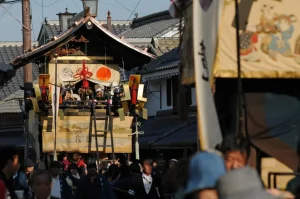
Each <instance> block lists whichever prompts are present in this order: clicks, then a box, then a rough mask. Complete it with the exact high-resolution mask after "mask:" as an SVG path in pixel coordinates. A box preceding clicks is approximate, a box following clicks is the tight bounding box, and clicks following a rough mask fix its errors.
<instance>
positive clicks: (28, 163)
mask: <svg viewBox="0 0 300 199" xmlns="http://www.w3.org/2000/svg"><path fill="white" fill-rule="evenodd" d="M23 168H24V170H25V173H26V174H30V173H32V172H33V170H34V162H33V161H32V160H31V159H26V160H24V163H23Z"/></svg>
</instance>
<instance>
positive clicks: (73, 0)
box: [72, 0, 81, 10]
mask: <svg viewBox="0 0 300 199" xmlns="http://www.w3.org/2000/svg"><path fill="white" fill-rule="evenodd" d="M72 2H73V4H74V5H75V7H76V8H77V9H78V10H81V9H80V8H79V6H78V5H77V3H76V2H75V1H74V0H72Z"/></svg>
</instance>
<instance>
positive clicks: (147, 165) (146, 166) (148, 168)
mask: <svg viewBox="0 0 300 199" xmlns="http://www.w3.org/2000/svg"><path fill="white" fill-rule="evenodd" d="M142 167H143V172H144V174H146V175H151V173H152V167H153V160H152V159H150V158H146V159H144V160H143V162H142Z"/></svg>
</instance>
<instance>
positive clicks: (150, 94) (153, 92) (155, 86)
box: [144, 80, 161, 117]
mask: <svg viewBox="0 0 300 199" xmlns="http://www.w3.org/2000/svg"><path fill="white" fill-rule="evenodd" d="M160 85H161V81H160V80H154V81H149V83H148V86H147V88H146V91H145V92H144V93H145V94H144V95H145V97H147V103H146V105H145V108H146V109H147V110H148V116H150V117H151V116H155V115H156V112H157V111H158V110H160V92H159V91H160Z"/></svg>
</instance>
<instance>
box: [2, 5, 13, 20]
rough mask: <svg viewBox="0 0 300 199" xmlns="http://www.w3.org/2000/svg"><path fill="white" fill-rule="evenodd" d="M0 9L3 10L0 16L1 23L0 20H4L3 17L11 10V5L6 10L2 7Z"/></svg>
mask: <svg viewBox="0 0 300 199" xmlns="http://www.w3.org/2000/svg"><path fill="white" fill-rule="evenodd" d="M0 5H1V4H0ZM1 7H2V8H3V12H2V13H1V15H0V21H1V20H2V19H3V18H4V16H5V15H6V14H7V12H8V10H10V9H11V7H12V4H11V5H9V6H8V8H7V9H5V8H4V7H3V6H2V5H1Z"/></svg>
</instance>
